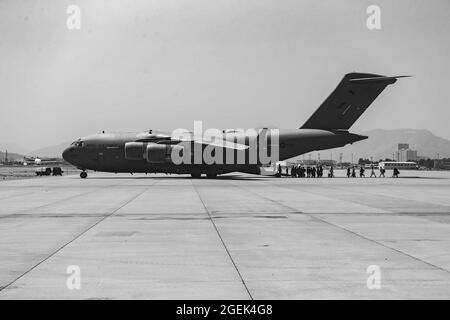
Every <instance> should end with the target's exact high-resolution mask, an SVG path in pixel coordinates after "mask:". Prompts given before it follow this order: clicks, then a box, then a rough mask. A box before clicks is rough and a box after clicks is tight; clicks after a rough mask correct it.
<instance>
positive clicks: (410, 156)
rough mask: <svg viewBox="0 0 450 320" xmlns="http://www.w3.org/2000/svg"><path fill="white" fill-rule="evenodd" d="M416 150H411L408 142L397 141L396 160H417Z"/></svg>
mask: <svg viewBox="0 0 450 320" xmlns="http://www.w3.org/2000/svg"><path fill="white" fill-rule="evenodd" d="M418 160H419V157H418V156H417V150H411V149H410V148H409V144H408V143H399V144H398V151H397V161H399V162H401V161H404V162H405V161H406V162H407V161H418Z"/></svg>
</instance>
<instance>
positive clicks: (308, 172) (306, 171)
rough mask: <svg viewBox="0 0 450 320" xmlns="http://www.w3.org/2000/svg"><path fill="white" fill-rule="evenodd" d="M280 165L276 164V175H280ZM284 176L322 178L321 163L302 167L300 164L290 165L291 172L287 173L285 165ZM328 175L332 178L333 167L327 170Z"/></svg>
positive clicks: (287, 169)
mask: <svg viewBox="0 0 450 320" xmlns="http://www.w3.org/2000/svg"><path fill="white" fill-rule="evenodd" d="M282 175H283V173H282V169H281V166H278V176H280V177H281V176H282ZM286 176H291V177H292V178H316V177H317V178H322V177H323V167H322V165H318V166H312V167H309V166H308V167H304V166H302V165H293V166H292V167H291V172H290V173H289V167H286ZM328 177H329V178H334V169H333V167H330V169H329V171H328Z"/></svg>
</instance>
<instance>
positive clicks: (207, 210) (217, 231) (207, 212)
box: [191, 180, 253, 300]
mask: <svg viewBox="0 0 450 320" xmlns="http://www.w3.org/2000/svg"><path fill="white" fill-rule="evenodd" d="M191 183H192V186H193V188H194V190H195V192H196V193H197V196H198V198H199V200H200V201H201V203H202V205H203V208H205V212H206V214H207V215H208V217H209V221H211V224H212V225H213V227H214V229H215V230H216V233H217V235H218V236H219V239H220V241H221V242H222V245H223V247H224V248H225V251H226V252H227V255H228V257H229V258H230V260H231V263H232V264H233V266H234V269H235V270H236V272H237V274H238V276H239V278H240V279H241V282H242V284H243V285H244V288H245V290H246V291H247V294H248V295H249V297H250V300H253V296H252V294H251V293H250V290H249V289H248V287H247V284H246V283H245V281H244V278H243V277H242V274H241V272H240V271H239V268H238V267H237V265H236V263H235V262H234V259H233V257H232V255H231V253H230V250H229V249H228V247H227V245H226V244H225V241H224V240H223V238H222V235H221V234H220V231H219V228H218V227H217V225H216V223H215V222H214V219H213V217H212V215H211V213H210V212H209V209H208V207H207V206H206V205H205V203H204V202H203V199H202V197H201V196H200V193H199V192H198V189H197V187H196V186H195V184H194V182H193V181H192V180H191Z"/></svg>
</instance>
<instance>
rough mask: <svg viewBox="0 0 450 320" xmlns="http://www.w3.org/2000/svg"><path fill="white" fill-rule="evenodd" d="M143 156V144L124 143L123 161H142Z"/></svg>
mask: <svg viewBox="0 0 450 320" xmlns="http://www.w3.org/2000/svg"><path fill="white" fill-rule="evenodd" d="M144 154H145V144H144V143H143V142H127V143H125V159H127V160H143V159H144Z"/></svg>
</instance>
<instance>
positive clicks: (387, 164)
mask: <svg viewBox="0 0 450 320" xmlns="http://www.w3.org/2000/svg"><path fill="white" fill-rule="evenodd" d="M378 167H379V168H383V169H385V170H392V169H394V168H397V169H399V170H401V169H410V170H416V169H418V168H419V167H418V166H417V163H415V162H412V161H381V162H380V163H379V164H378Z"/></svg>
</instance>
